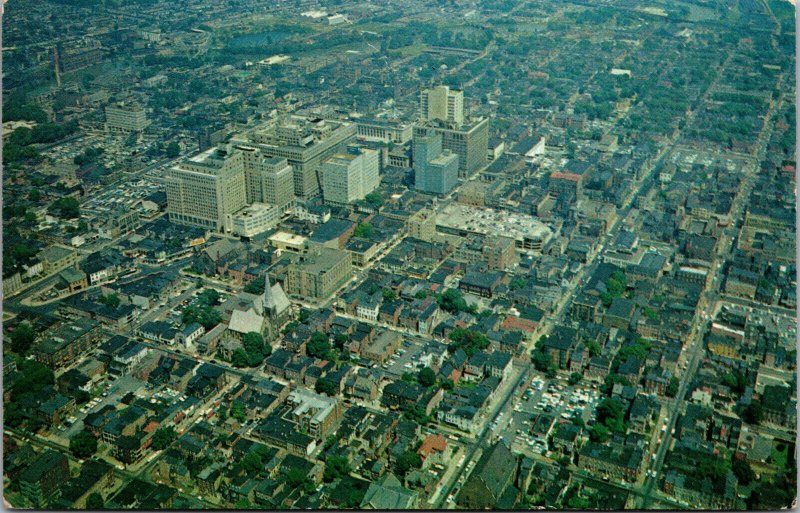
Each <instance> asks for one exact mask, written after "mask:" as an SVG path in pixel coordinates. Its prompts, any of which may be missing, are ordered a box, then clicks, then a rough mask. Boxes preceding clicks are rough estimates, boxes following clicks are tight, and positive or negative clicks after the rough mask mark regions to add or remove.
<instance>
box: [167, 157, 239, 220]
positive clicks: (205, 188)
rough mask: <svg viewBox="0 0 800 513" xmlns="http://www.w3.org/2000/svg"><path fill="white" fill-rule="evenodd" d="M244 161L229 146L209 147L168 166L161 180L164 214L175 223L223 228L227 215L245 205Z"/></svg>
mask: <svg viewBox="0 0 800 513" xmlns="http://www.w3.org/2000/svg"><path fill="white" fill-rule="evenodd" d="M244 177H245V174H244V159H243V156H242V152H240V151H236V150H234V149H232V148H231V147H224V148H212V149H210V150H207V151H205V152H203V153H201V154H199V155H197V156H195V157H192V158H189V159H187V160H184V161H183V162H181V163H180V164H178V165H176V166H174V167H172V168H171V169H170V170H169V171H168V173H167V178H166V180H165V183H166V189H167V213H168V215H169V220H170V221H172V222H174V223H177V224H186V225H191V226H199V227H202V228H207V229H210V230H217V231H222V230H223V229H225V225H226V221H227V220H228V219H229V216H228V214H233V213H235V212H237V211H239V210H240V209H242V208H243V207H244V206H245V205H246V204H247V195H246V192H245V178H244Z"/></svg>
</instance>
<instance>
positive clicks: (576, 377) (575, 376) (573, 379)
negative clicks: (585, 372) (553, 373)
mask: <svg viewBox="0 0 800 513" xmlns="http://www.w3.org/2000/svg"><path fill="white" fill-rule="evenodd" d="M582 378H583V376H582V375H581V373H580V372H573V373H572V374H570V375H569V384H570V385H577V384H578V383H580V381H581V379H582Z"/></svg>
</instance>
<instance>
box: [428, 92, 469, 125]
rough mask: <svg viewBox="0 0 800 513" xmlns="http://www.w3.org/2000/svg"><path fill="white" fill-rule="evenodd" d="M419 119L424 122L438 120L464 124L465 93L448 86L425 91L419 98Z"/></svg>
mask: <svg viewBox="0 0 800 513" xmlns="http://www.w3.org/2000/svg"><path fill="white" fill-rule="evenodd" d="M419 117H420V119H422V120H423V121H432V120H434V119H438V120H441V121H449V122H451V123H455V124H456V125H461V124H463V123H464V92H463V91H459V90H456V89H450V88H449V87H447V86H438V87H434V88H432V89H425V90H424V91H422V93H421V94H420V96H419Z"/></svg>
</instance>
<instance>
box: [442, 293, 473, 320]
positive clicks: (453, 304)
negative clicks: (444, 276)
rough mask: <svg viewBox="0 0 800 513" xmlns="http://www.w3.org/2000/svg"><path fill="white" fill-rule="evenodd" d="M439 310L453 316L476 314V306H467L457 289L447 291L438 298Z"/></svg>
mask: <svg viewBox="0 0 800 513" xmlns="http://www.w3.org/2000/svg"><path fill="white" fill-rule="evenodd" d="M436 301H437V303H438V304H439V308H441V309H442V310H444V311H445V312H449V313H452V314H455V313H458V312H468V313H473V314H474V313H475V307H474V306H467V302H466V301H464V298H463V296H462V295H461V293H460V292H459V291H458V290H456V289H447V290H445V291H444V292H443V293H442V294H441V295H439V296H438V297H437V298H436Z"/></svg>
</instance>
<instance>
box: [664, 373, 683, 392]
mask: <svg viewBox="0 0 800 513" xmlns="http://www.w3.org/2000/svg"><path fill="white" fill-rule="evenodd" d="M680 386H681V382H680V380H679V379H678V378H676V377H674V376H673V377H672V379H670V380H669V384H668V385H667V391H666V394H667V397H675V396H676V395H677V394H678V389H679V388H680Z"/></svg>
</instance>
